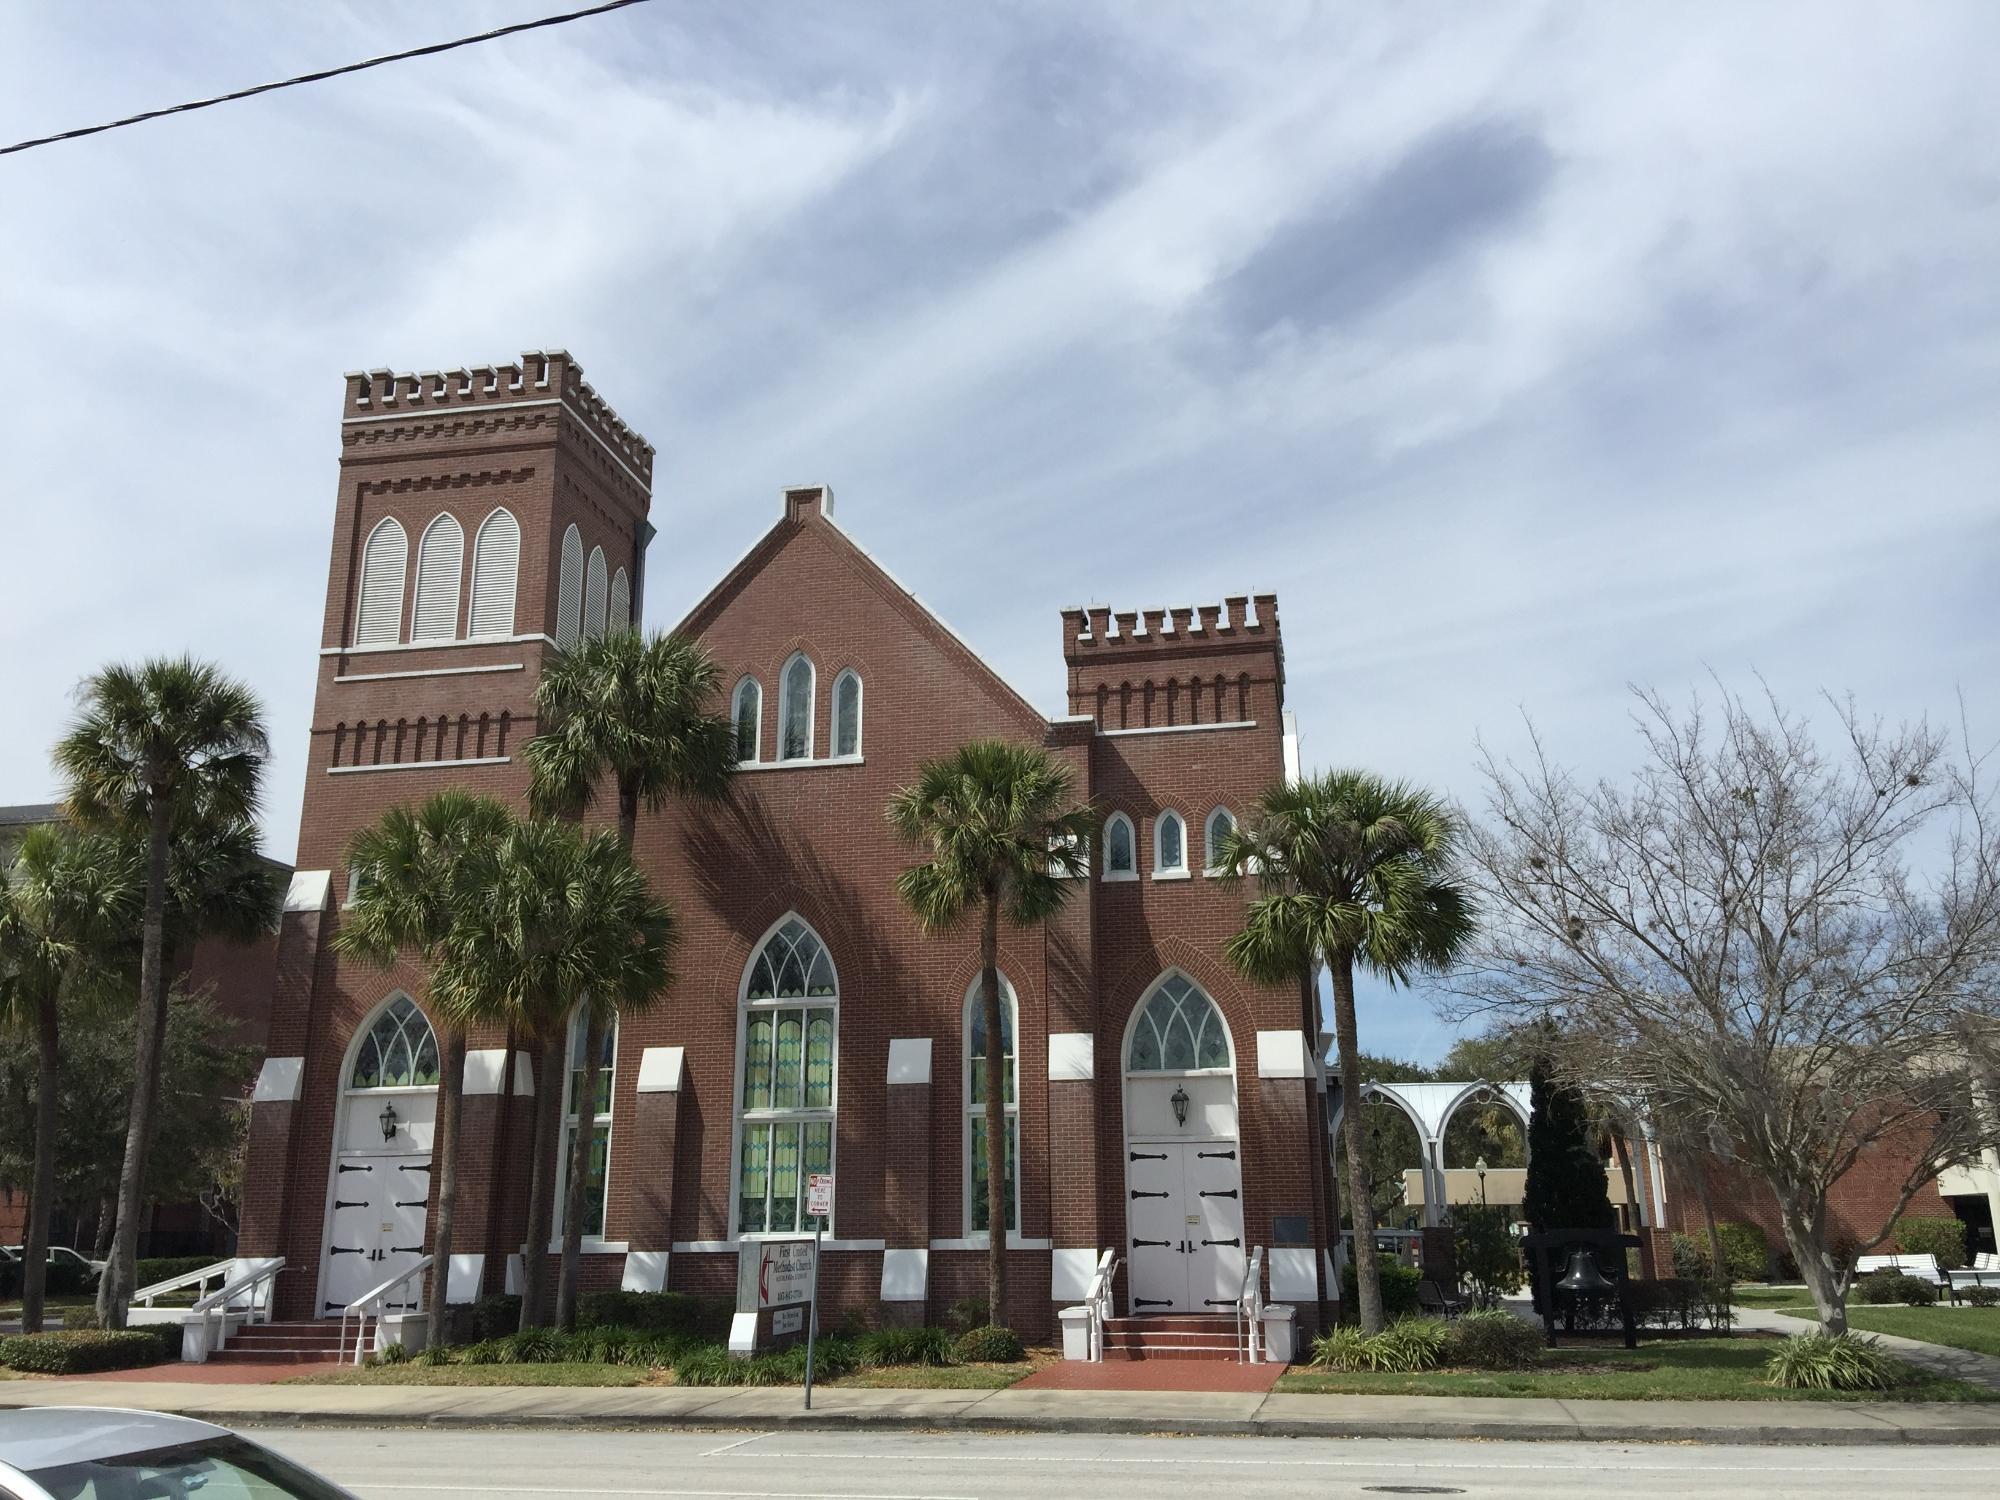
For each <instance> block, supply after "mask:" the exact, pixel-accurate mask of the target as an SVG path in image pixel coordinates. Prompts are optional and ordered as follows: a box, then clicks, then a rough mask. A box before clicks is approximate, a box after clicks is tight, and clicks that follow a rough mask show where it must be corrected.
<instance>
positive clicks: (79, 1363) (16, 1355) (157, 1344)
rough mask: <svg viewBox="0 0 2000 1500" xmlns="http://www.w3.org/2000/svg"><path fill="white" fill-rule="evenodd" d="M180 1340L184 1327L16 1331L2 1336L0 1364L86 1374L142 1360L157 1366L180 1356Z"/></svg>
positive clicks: (25, 1370) (38, 1372) (35, 1372)
mask: <svg viewBox="0 0 2000 1500" xmlns="http://www.w3.org/2000/svg"><path fill="white" fill-rule="evenodd" d="M169 1335H171V1340H170V1339H169V1337H168V1336H169ZM180 1341H181V1331H180V1329H178V1328H168V1329H164V1330H160V1329H152V1328H122V1329H65V1330H64V1331H62V1332H61V1333H17V1334H14V1335H12V1336H10V1337H6V1338H0V1365H3V1366H5V1367H6V1368H7V1369H10V1370H19V1371H21V1372H23V1373H25V1374H31V1375H87V1374H90V1373H92V1372H93V1371H97V1370H130V1369H134V1368H136V1367H138V1366H140V1365H156V1364H158V1363H159V1362H160V1361H161V1360H164V1359H168V1358H172V1357H175V1356H178V1355H179V1353H180ZM170 1342H171V1346H172V1347H171V1348H169V1343H170Z"/></svg>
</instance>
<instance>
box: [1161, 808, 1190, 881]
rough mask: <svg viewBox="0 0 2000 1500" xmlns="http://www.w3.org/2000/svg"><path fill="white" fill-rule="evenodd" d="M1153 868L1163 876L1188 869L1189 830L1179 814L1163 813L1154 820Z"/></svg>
mask: <svg viewBox="0 0 2000 1500" xmlns="http://www.w3.org/2000/svg"><path fill="white" fill-rule="evenodd" d="M1153 868H1154V870H1156V871H1158V872H1159V873H1161V874H1165V873H1166V872H1168V871H1170V870H1185V869H1186V868H1187V828H1186V827H1185V825H1183V824H1182V822H1181V815H1180V814H1179V813H1171V812H1163V813H1161V814H1160V816H1159V817H1158V818H1157V819H1155V820H1154V823H1153Z"/></svg>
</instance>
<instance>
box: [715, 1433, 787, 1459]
mask: <svg viewBox="0 0 2000 1500" xmlns="http://www.w3.org/2000/svg"><path fill="white" fill-rule="evenodd" d="M770 1435H771V1434H770V1433H768V1432H753V1433H751V1434H750V1436H748V1437H746V1438H738V1439H737V1440H736V1441H735V1442H733V1443H724V1444H723V1445H722V1446H721V1447H720V1448H710V1449H709V1450H708V1451H707V1452H706V1453H704V1454H702V1455H701V1456H702V1457H703V1458H714V1457H715V1456H716V1455H717V1454H718V1453H733V1452H735V1450H736V1449H738V1448H741V1447H742V1446H743V1445H744V1444H745V1443H755V1442H759V1441H761V1440H762V1439H764V1438H767V1437H769V1436H770Z"/></svg>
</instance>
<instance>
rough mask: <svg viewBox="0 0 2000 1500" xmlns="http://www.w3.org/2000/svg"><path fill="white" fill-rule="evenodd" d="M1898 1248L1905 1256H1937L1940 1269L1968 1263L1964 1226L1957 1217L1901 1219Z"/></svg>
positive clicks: (1958, 1267)
mask: <svg viewBox="0 0 2000 1500" xmlns="http://www.w3.org/2000/svg"><path fill="white" fill-rule="evenodd" d="M1895 1239H1896V1249H1897V1251H1898V1253H1900V1254H1903V1255H1935V1256H1936V1257H1937V1263H1938V1269H1939V1270H1940V1271H1957V1270H1961V1269H1963V1268H1964V1266H1965V1225H1964V1224H1962V1223H1960V1222H1959V1221H1958V1220H1957V1219H1898V1220H1897V1221H1896V1233H1895Z"/></svg>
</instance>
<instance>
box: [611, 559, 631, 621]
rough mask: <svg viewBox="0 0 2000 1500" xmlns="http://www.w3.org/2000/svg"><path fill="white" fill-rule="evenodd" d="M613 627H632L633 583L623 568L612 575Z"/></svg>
mask: <svg viewBox="0 0 2000 1500" xmlns="http://www.w3.org/2000/svg"><path fill="white" fill-rule="evenodd" d="M611 628H612V629H613V630H630V629H631V628H632V584H631V582H630V581H629V580H628V579H627V578H626V577H625V570H624V569H623V568H620V569H619V570H618V571H617V572H616V573H613V574H612V575H611Z"/></svg>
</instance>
